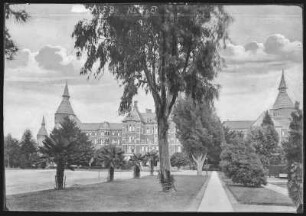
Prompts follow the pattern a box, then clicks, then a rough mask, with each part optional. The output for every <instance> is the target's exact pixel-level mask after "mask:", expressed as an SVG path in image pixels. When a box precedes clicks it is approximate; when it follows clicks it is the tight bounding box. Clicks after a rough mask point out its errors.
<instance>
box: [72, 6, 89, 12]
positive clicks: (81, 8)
mask: <svg viewBox="0 0 306 216" xmlns="http://www.w3.org/2000/svg"><path fill="white" fill-rule="evenodd" d="M88 11H89V10H88V9H86V8H85V7H84V5H80V4H77V5H73V6H72V7H71V12H72V13H87V12H88Z"/></svg>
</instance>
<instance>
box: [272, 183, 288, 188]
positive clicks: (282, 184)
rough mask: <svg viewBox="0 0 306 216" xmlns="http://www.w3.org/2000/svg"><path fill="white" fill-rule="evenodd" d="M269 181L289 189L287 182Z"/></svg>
mask: <svg viewBox="0 0 306 216" xmlns="http://www.w3.org/2000/svg"><path fill="white" fill-rule="evenodd" d="M269 183H270V184H272V185H276V186H279V187H282V188H285V189H287V182H269Z"/></svg>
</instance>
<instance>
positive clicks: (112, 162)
mask: <svg viewBox="0 0 306 216" xmlns="http://www.w3.org/2000/svg"><path fill="white" fill-rule="evenodd" d="M95 159H96V161H97V162H98V163H100V164H102V163H103V164H104V166H105V167H107V168H108V178H107V181H108V182H111V181H113V180H114V172H115V168H120V167H121V166H122V165H123V164H124V163H125V161H124V151H123V150H122V149H121V148H119V147H116V146H114V145H107V146H103V147H102V148H100V149H98V150H97V151H96V154H95Z"/></svg>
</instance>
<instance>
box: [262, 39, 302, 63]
mask: <svg viewBox="0 0 306 216" xmlns="http://www.w3.org/2000/svg"><path fill="white" fill-rule="evenodd" d="M265 52H266V53H268V54H273V55H277V56H279V57H280V58H282V59H284V60H291V61H297V62H299V61H302V52H303V47H302V43H301V42H299V41H293V42H290V41H289V40H288V39H287V38H285V37H284V36H283V35H281V34H274V35H271V36H270V37H268V38H267V40H266V42H265Z"/></svg>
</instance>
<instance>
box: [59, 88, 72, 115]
mask: <svg viewBox="0 0 306 216" xmlns="http://www.w3.org/2000/svg"><path fill="white" fill-rule="evenodd" d="M69 97H70V96H69V91H68V85H67V83H66V85H65V89H64V93H63V99H62V101H61V103H60V105H59V107H58V108H57V111H56V113H57V114H59V113H61V114H70V115H75V114H74V112H73V109H72V106H71V104H70V101H69Z"/></svg>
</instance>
